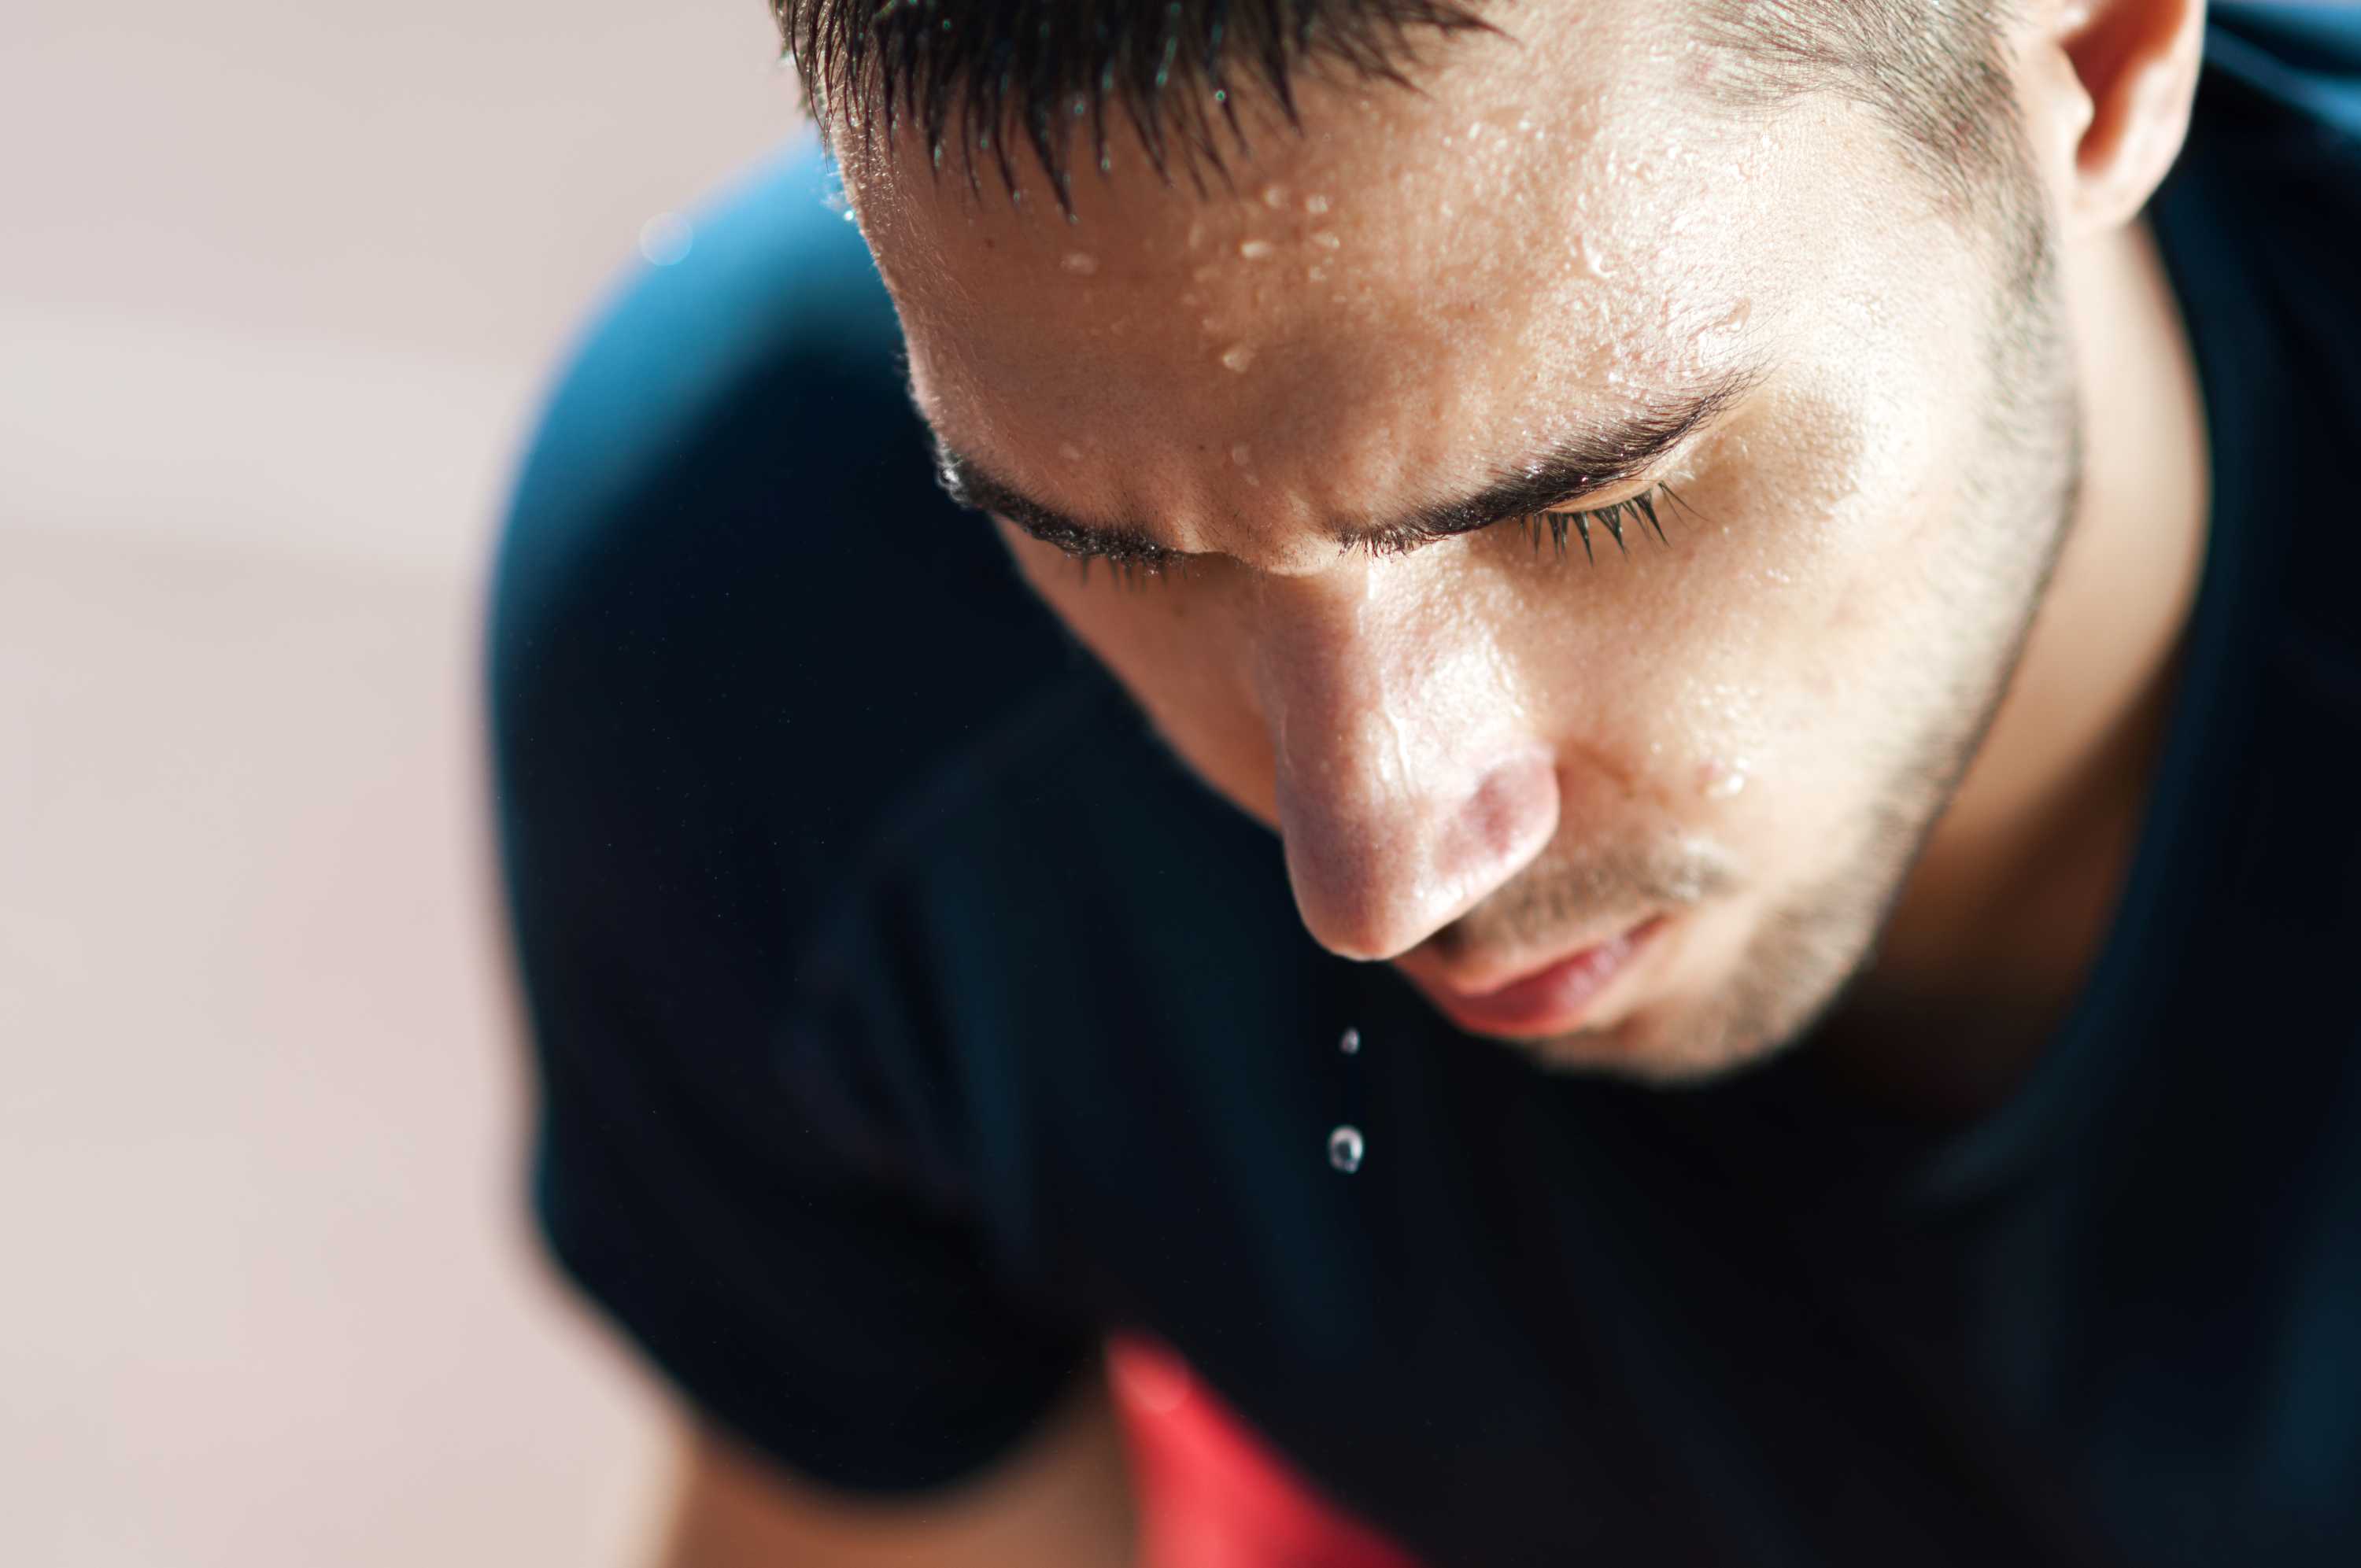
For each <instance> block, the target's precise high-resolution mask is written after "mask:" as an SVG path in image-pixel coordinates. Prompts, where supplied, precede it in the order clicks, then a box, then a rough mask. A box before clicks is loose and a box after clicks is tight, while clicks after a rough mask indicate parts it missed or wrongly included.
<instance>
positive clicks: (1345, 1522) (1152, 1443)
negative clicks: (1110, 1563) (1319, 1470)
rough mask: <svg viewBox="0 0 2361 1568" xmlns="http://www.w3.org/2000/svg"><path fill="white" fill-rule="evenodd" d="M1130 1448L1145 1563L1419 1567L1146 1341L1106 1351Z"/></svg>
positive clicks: (1191, 1567) (1124, 1342)
mask: <svg viewBox="0 0 2361 1568" xmlns="http://www.w3.org/2000/svg"><path fill="white" fill-rule="evenodd" d="M1107 1366H1108V1372H1109V1381H1110V1382H1111V1383H1112V1384H1113V1386H1114V1388H1115V1408H1116V1409H1117V1410H1118V1411H1119V1412H1120V1413H1121V1415H1122V1418H1123V1424H1124V1431H1125V1435H1126V1438H1127V1439H1128V1441H1129V1443H1130V1449H1131V1462H1132V1475H1133V1479H1134V1483H1135V1485H1136V1486H1137V1487H1138V1491H1139V1502H1140V1553H1141V1554H1140V1563H1141V1565H1142V1568H1419V1564H1418V1560H1417V1559H1416V1558H1413V1557H1411V1555H1409V1554H1408V1553H1407V1552H1403V1551H1402V1550H1401V1549H1400V1548H1399V1547H1397V1546H1394V1545H1393V1544H1391V1543H1390V1542H1389V1541H1386V1540H1384V1539H1383V1538H1382V1537H1380V1536H1378V1534H1377V1533H1376V1532H1375V1531H1373V1530H1370V1529H1369V1528H1368V1527H1367V1525H1364V1524H1362V1523H1360V1522H1359V1521H1358V1520H1356V1519H1352V1518H1350V1517H1348V1516H1347V1515H1345V1513H1344V1512H1343V1511H1342V1510H1340V1509H1339V1508H1336V1507H1335V1506H1334V1504H1332V1503H1330V1502H1328V1501H1327V1500H1326V1499H1325V1498H1323V1497H1317V1496H1315V1495H1314V1494H1313V1493H1312V1490H1311V1488H1310V1487H1309V1486H1307V1485H1306V1484H1305V1483H1304V1482H1302V1481H1301V1480H1300V1479H1298V1478H1297V1477H1296V1476H1295V1475H1294V1474H1293V1473H1292V1472H1291V1471H1290V1469H1289V1467H1288V1464H1287V1462H1286V1461H1285V1460H1284V1459H1282V1458H1280V1457H1279V1454H1277V1453H1274V1452H1273V1451H1272V1450H1271V1449H1270V1447H1269V1446H1268V1444H1266V1443H1265V1442H1263V1441H1262V1440H1261V1439H1260V1438H1259V1437H1257V1436H1256V1435H1255V1434H1254V1433H1253V1432H1252V1431H1249V1430H1247V1428H1246V1425H1245V1423H1243V1422H1242V1421H1240V1420H1238V1419H1237V1418H1236V1417H1235V1416H1234V1415H1232V1414H1231V1413H1230V1412H1229V1411H1228V1409H1225V1408H1224V1407H1223V1405H1222V1404H1221V1403H1220V1402H1219V1401H1218V1400H1217V1399H1215V1398H1214V1397H1213V1393H1212V1391H1211V1390H1209V1389H1207V1388H1206V1387H1203V1386H1202V1384H1200V1383H1199V1382H1198V1381H1197V1380H1196V1378H1195V1377H1193V1376H1191V1374H1190V1371H1189V1367H1188V1364H1187V1363H1185V1362H1183V1361H1182V1360H1181V1359H1180V1357H1179V1356H1178V1355H1175V1354H1173V1353H1172V1352H1171V1351H1170V1350H1167V1349H1165V1348H1164V1347H1163V1346H1162V1345H1159V1344H1157V1343H1154V1342H1152V1341H1148V1340H1142V1339H1119V1340H1116V1341H1115V1342H1113V1343H1110V1344H1109V1345H1108V1347H1107Z"/></svg>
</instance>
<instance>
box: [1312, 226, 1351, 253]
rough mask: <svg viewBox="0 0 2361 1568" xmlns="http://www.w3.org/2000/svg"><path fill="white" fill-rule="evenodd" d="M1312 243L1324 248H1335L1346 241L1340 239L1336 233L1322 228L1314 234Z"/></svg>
mask: <svg viewBox="0 0 2361 1568" xmlns="http://www.w3.org/2000/svg"><path fill="white" fill-rule="evenodd" d="M1344 243H1345V242H1344V241H1343V240H1341V239H1338V238H1337V237H1336V236H1334V235H1333V234H1330V233H1329V232H1328V231H1327V230H1326V229H1321V230H1319V231H1317V232H1316V233H1314V234H1313V235H1312V244H1314V245H1316V246H1318V247H1320V248H1321V249H1323V250H1334V249H1335V248H1336V247H1338V246H1340V245H1342V244H1344Z"/></svg>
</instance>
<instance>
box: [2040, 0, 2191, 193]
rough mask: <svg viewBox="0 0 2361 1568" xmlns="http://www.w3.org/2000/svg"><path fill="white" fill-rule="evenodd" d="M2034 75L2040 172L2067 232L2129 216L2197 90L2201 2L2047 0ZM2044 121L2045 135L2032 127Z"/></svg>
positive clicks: (2184, 123) (2148, 189) (2159, 174)
mask: <svg viewBox="0 0 2361 1568" xmlns="http://www.w3.org/2000/svg"><path fill="white" fill-rule="evenodd" d="M2038 9H2040V10H2042V11H2045V12H2047V13H2048V25H2047V27H2045V28H2044V29H2043V30H2044V31H2045V32H2046V33H2047V35H2048V36H2047V38H2044V39H2042V40H2040V45H2041V52H2042V53H2044V54H2046V55H2047V56H2048V60H2045V61H2043V62H2042V63H2043V64H2044V65H2045V66H2046V67H2047V69H2042V70H2038V71H2036V72H2035V73H2034V77H2033V80H2034V82H2037V83H2038V84H2039V85H2038V86H2037V88H2036V92H2037V93H2041V94H2043V95H2046V96H2047V97H2048V98H2049V100H2050V102H2049V104H2048V105H2047V107H2048V110H2049V113H2048V114H2047V115H2037V116H2035V125H2036V135H2037V137H2040V138H2041V140H2040V142H2039V143H2037V145H2040V150H2041V154H2042V157H2043V159H2044V161H2045V163H2047V164H2048V169H2047V170H2045V172H2047V173H2048V174H2049V175H2050V177H2051V178H2052V179H2053V180H2054V181H2057V189H2058V193H2059V199H2060V206H2061V208H2062V210H2063V215H2064V216H2065V218H2066V220H2067V222H2068V224H2069V225H2070V227H2072V228H2073V229H2076V230H2080V231H2081V232H2084V233H2089V232H2091V231H2093V230H2099V229H2106V228H2114V227H2118V226H2120V225H2124V224H2127V223H2129V222H2131V221H2132V219H2133V218H2135V217H2136V216H2137V215H2138V214H2139V211H2140V209H2141V208H2142V207H2144V206H2146V205H2147V199H2148V197H2149V196H2151V195H2153V194H2154V193H2155V192H2156V188H2157V186H2158V184H2159V183H2161V182H2162V181H2163V179H2164V176H2165V174H2166V172H2167V171H2168V170H2170V169H2171V167H2172V162H2173V159H2176V158H2178V157H2180V148H2181V143H2182V142H2183V141H2184V140H2186V139H2187V137H2188V135H2189V111H2190V105H2191V102H2192V101H2193V100H2194V99H2195V97H2196V95H2197V73H2198V66H2199V63H2200V61H2201V58H2202V53H2203V48H2204V38H2205V0H2048V4H2045V5H2041V6H2039V7H2038ZM2045 124H2046V126H2047V130H2046V132H2045V131H2044V130H2043V129H2042V128H2041V127H2042V126H2044V125H2045Z"/></svg>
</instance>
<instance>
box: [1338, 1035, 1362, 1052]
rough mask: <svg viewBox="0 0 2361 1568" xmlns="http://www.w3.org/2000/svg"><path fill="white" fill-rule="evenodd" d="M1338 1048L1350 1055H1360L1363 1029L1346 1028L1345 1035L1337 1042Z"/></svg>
mask: <svg viewBox="0 0 2361 1568" xmlns="http://www.w3.org/2000/svg"><path fill="white" fill-rule="evenodd" d="M1336 1048H1337V1049H1338V1050H1340V1051H1342V1052H1344V1053H1345V1055H1346V1056H1348V1057H1356V1056H1359V1055H1360V1054H1361V1031H1360V1030H1358V1029H1347V1030H1345V1037H1344V1038H1343V1039H1341V1040H1338V1041H1337V1042H1336Z"/></svg>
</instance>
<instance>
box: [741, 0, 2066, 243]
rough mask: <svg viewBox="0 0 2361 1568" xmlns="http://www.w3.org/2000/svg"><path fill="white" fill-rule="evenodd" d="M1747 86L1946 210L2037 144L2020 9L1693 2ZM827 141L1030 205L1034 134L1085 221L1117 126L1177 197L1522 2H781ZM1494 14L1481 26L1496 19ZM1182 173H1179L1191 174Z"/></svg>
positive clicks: (1406, 76)
mask: <svg viewBox="0 0 2361 1568" xmlns="http://www.w3.org/2000/svg"><path fill="white" fill-rule="evenodd" d="M1689 3H1690V5H1691V6H1692V9H1693V10H1694V11H1695V12H1696V14H1697V15H1696V21H1697V26H1698V27H1699V28H1700V29H1701V30H1700V34H1699V36H1700V38H1701V39H1702V40H1703V41H1704V42H1705V43H1706V44H1707V45H1708V47H1712V48H1716V49H1719V50H1721V51H1722V52H1723V53H1724V54H1725V55H1726V56H1727V59H1728V60H1729V63H1730V69H1729V70H1726V71H1715V72H1712V73H1711V74H1710V81H1711V83H1712V88H1711V90H1712V92H1713V93H1714V94H1715V96H1716V97H1717V99H1718V100H1719V101H1720V102H1721V103H1722V104H1725V105H1726V106H1729V107H1730V108H1733V109H1738V110H1741V111H1744V110H1751V111H1754V112H1759V113H1768V112H1770V111H1772V110H1774V109H1776V108H1778V107H1780V106H1781V105H1784V104H1786V103H1788V102H1790V101H1792V100H1794V99H1795V98H1798V97H1802V96H1805V95H1807V94H1813V93H1838V94H1840V95H1843V96H1847V97H1850V98H1852V99H1854V100H1856V101H1858V102H1860V103H1861V104H1864V105H1865V106H1867V107H1869V108H1870V109H1872V111H1874V112H1875V113H1877V114H1878V115H1881V116H1882V117H1883V119H1884V120H1885V121H1886V122H1887V124H1888V125H1889V126H1891V127H1892V128H1893V129H1894V131H1895V132H1897V133H1898V134H1899V136H1900V138H1901V140H1902V141H1903V143H1904V145H1905V148H1907V149H1908V151H1909V153H1910V155H1911V157H1912V159H1913V161H1914V162H1915V163H1916V165H1917V166H1918V167H1919V168H1920V169H1921V170H1923V171H1924V172H1925V173H1926V174H1927V176H1928V177H1929V179H1930V180H1931V181H1933V183H1934V185H1935V187H1936V188H1937V189H1938V192H1941V194H1942V195H1943V196H1945V197H1946V198H1947V199H1948V203H1949V204H1952V205H1955V206H1964V205H1967V204H1971V203H1972V202H1973V200H1974V198H1975V196H1976V195H1977V194H1978V193H1979V192H1986V191H1989V190H1990V189H1992V188H1993V176H1994V175H1995V174H2001V175H2005V173H2006V169H2005V165H2006V161H2007V159H2009V158H2011V157H2012V156H2015V154H2016V153H2017V152H2018V150H2019V149H2020V148H2021V146H2022V138H2021V137H2020V136H2018V135H2016V134H2015V99H2014V97H2013V95H2012V93H2011V91H2010V88H2009V78H2008V72H2007V70H2006V68H2005V64H2004V60H2002V58H2001V54H2000V49H1999V38H2000V35H2001V22H2002V19H2003V18H2004V16H2006V15H2007V12H2008V6H2009V0H1950V3H1949V4H1944V5H1929V4H1927V0H1689ZM771 6H772V11H773V13H774V16H775V17H776V18H777V21H778V24H779V31H780V35H781V38H782V39H783V41H784V43H785V47H786V49H787V51H788V53H789V54H790V55H791V56H792V58H793V60H794V61H795V64H796V69H797V71H798V72H799V73H800V74H801V76H802V78H803V82H804V88H805V92H806V94H807V102H808V104H810V106H811V109H812V112H813V115H814V117H815V118H816V119H818V121H819V123H820V125H821V126H822V129H823V132H825V131H826V130H827V129H828V128H829V120H830V108H831V106H834V107H835V108H836V109H837V110H839V111H840V118H841V121H842V123H843V124H844V125H846V126H850V127H852V128H854V129H857V130H858V132H859V133H860V135H861V136H862V138H863V140H864V141H866V140H867V138H868V137H870V136H871V135H872V134H873V131H874V130H875V129H877V128H878V127H880V126H882V127H883V128H884V130H885V132H886V133H887V134H888V135H891V134H892V133H893V131H894V129H895V126H897V125H899V124H902V123H904V122H908V123H911V124H914V125H916V126H917V127H918V128H919V130H920V132H921V134H922V136H923V137H924V138H925V144H926V145H927V147H928V148H929V150H930V156H931V157H932V159H933V160H934V163H935V166H936V167H937V168H938V169H939V168H940V167H941V165H942V161H943V158H944V154H945V151H946V149H947V148H956V151H957V156H958V158H959V159H960V164H961V169H962V170H963V171H964V172H965V174H966V176H967V179H968V181H969V183H970V184H971V185H975V184H976V183H977V158H978V155H979V154H982V155H983V157H984V158H985V159H988V160H989V161H990V162H991V163H992V164H993V165H994V168H995V169H996V170H997V172H998V174H999V178H1000V181H1001V182H1002V184H1003V185H1004V186H1005V188H1006V189H1007V191H1008V192H1010V194H1011V195H1012V196H1017V195H1021V192H1020V191H1019V186H1018V181H1017V175H1016V166H1015V163H1014V162H1013V161H1012V158H1011V154H1010V148H1009V144H1010V142H1011V140H1012V139H1014V138H1015V137H1018V136H1022V137H1025V138H1026V140H1027V142H1029V143H1030V144H1031V153H1032V156H1033V158H1034V159H1035V161H1036V162H1037V163H1038V165H1039V166H1040V169H1041V170H1042V172H1043V173H1044V174H1046V175H1047V176H1048V177H1049V183H1050V186H1051V188H1052V189H1053V190H1054V191H1055V192H1057V196H1058V201H1059V204H1060V206H1061V207H1062V208H1064V209H1065V211H1066V212H1067V214H1068V215H1069V216H1071V214H1072V211H1073V207H1072V169H1071V148H1072V147H1073V145H1074V143H1075V140H1076V137H1077V134H1078V133H1086V134H1087V137H1088V140H1087V143H1086V145H1087V146H1088V147H1089V148H1091V150H1092V153H1093V157H1094V159H1095V160H1096V162H1097V164H1098V166H1099V168H1100V170H1102V171H1104V170H1106V169H1107V168H1108V167H1109V159H1108V152H1107V118H1108V113H1109V111H1110V109H1113V110H1114V111H1115V112H1116V113H1117V114H1119V115H1122V116H1123V117H1124V118H1126V119H1127V120H1129V121H1130V123H1131V125H1132V126H1133V128H1134V129H1135V130H1136V131H1137V133H1138V136H1139V139H1140V141H1141V143H1142V144H1143V145H1144V146H1145V147H1146V148H1147V150H1148V158H1149V159H1150V160H1151V161H1152V162H1153V163H1154V164H1155V166H1156V169H1157V170H1158V172H1159V174H1162V175H1163V176H1164V177H1165V178H1166V179H1167V180H1168V181H1169V180H1170V178H1171V171H1172V169H1173V166H1174V165H1175V164H1176V163H1178V164H1179V165H1180V167H1181V168H1182V169H1183V170H1185V171H1186V172H1187V173H1188V174H1189V175H1190V176H1191V179H1192V180H1194V181H1196V182H1197V184H1198V186H1199V188H1200V190H1201V191H1202V189H1203V180H1202V170H1205V169H1211V170H1213V171H1214V172H1215V173H1216V174H1217V175H1220V176H1222V177H1224V179H1226V177H1227V173H1228V163H1227V159H1225V157H1224V152H1223V148H1222V136H1223V134H1224V132H1225V133H1226V135H1227V137H1228V138H1229V140H1230V142H1231V143H1232V144H1233V146H1234V148H1235V150H1236V151H1238V152H1245V151H1246V146H1247V144H1246V133H1245V131H1244V130H1243V128H1242V127H1241V126H1240V123H1239V119H1238V112H1237V103H1238V94H1239V93H1241V92H1242V91H1245V92H1254V93H1259V94H1260V95H1261V96H1262V97H1263V99H1264V100H1265V101H1266V102H1267V103H1268V104H1271V105H1274V106H1276V107H1277V108H1278V109H1279V112H1280V114H1281V115H1283V116H1284V118H1285V119H1286V120H1287V121H1288V122H1289V123H1290V125H1291V124H1295V123H1296V107H1295V90H1294V87H1295V80H1296V77H1297V74H1298V73H1299V72H1307V71H1308V72H1320V71H1334V70H1338V69H1341V70H1343V71H1345V72H1346V73H1348V74H1350V75H1353V76H1357V77H1360V78H1362V79H1365V80H1370V81H1379V82H1392V83H1395V84H1398V85H1400V86H1404V87H1411V86H1413V85H1414V84H1413V82H1412V81H1411V73H1412V72H1414V71H1416V70H1417V69H1418V67H1419V65H1420V64H1421V60H1420V56H1419V46H1420V44H1421V43H1422V42H1424V41H1431V40H1432V39H1433V38H1438V37H1447V36H1449V35H1452V34H1456V33H1464V32H1474V31H1488V32H1495V33H1499V32H1503V31H1504V29H1503V28H1502V27H1499V26H1496V25H1495V23H1494V22H1493V21H1492V20H1491V14H1492V13H1497V12H1499V11H1501V10H1504V9H1509V8H1511V6H1510V0H884V3H883V4H882V5H881V4H879V3H878V0H771ZM1479 13H1480V14H1479ZM1176 155H1177V156H1176Z"/></svg>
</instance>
